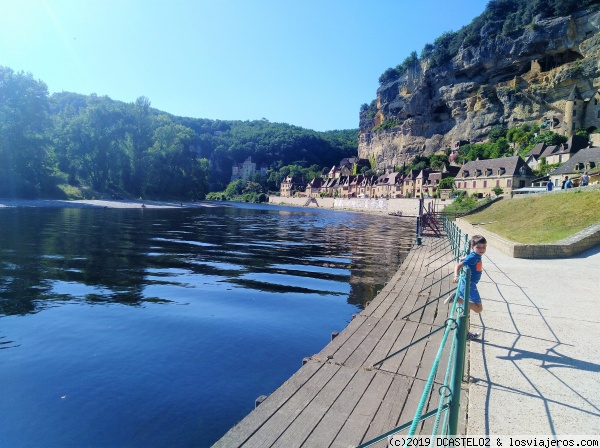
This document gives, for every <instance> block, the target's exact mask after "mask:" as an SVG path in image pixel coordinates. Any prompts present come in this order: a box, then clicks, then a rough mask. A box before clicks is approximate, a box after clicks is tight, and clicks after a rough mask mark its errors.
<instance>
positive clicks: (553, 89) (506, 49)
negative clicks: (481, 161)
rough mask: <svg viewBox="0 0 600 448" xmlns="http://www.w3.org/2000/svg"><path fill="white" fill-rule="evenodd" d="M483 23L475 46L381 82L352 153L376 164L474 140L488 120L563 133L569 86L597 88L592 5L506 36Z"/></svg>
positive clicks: (585, 93) (597, 35)
mask: <svg viewBox="0 0 600 448" xmlns="http://www.w3.org/2000/svg"><path fill="white" fill-rule="evenodd" d="M491 28H493V24H492V25H490V26H485V27H483V28H482V29H481V40H480V42H481V43H480V45H479V46H470V47H467V48H461V49H460V50H459V51H458V54H457V55H456V56H455V57H454V58H453V59H452V60H451V61H450V62H449V63H446V64H445V65H442V66H438V67H435V68H430V67H429V62H428V61H427V60H426V59H425V60H422V61H420V62H419V63H418V64H416V65H415V66H413V67H412V69H411V70H408V71H407V72H406V73H405V74H403V76H401V77H400V78H399V79H397V80H395V81H393V82H389V83H387V84H383V85H381V87H380V88H379V89H378V91H377V110H376V113H375V114H373V113H371V114H370V115H369V113H368V112H367V111H366V110H363V111H361V116H360V137H359V149H358V152H359V157H361V158H367V159H371V160H375V161H376V163H377V168H378V169H384V168H386V167H389V166H398V165H401V164H402V163H403V162H405V161H408V160H410V159H411V158H412V157H414V156H415V155H417V154H426V155H428V154H432V153H434V152H436V151H439V150H443V149H445V148H447V147H450V146H451V145H452V142H453V141H457V140H470V141H472V142H474V141H480V140H482V139H483V138H485V137H486V136H487V134H488V132H489V131H490V129H491V127H493V126H495V125H503V126H506V127H512V126H515V125H518V124H521V123H523V122H532V123H533V122H535V123H538V124H539V123H540V122H541V121H542V120H544V118H546V119H547V120H548V122H549V123H551V124H557V126H558V127H557V129H556V131H557V132H561V133H563V134H566V133H568V130H566V129H562V130H560V124H561V123H562V122H563V114H564V111H565V104H566V101H567V99H568V97H569V95H570V94H571V93H572V91H573V87H574V86H575V85H576V86H577V88H578V91H579V92H580V94H581V97H582V98H583V99H588V98H591V97H592V96H594V95H595V94H596V92H597V90H598V88H599V87H600V9H599V8H598V6H596V7H592V8H588V9H584V10H581V11H578V12H576V13H574V14H572V15H570V16H567V17H553V18H547V19H537V20H534V22H533V23H532V25H531V26H529V27H526V28H524V29H521V30H519V31H515V32H513V33H512V34H510V35H508V36H504V35H498V33H492V31H493V30H492V29H491ZM491 34H493V35H494V36H496V37H490V35H491ZM593 118H594V119H595V120H596V121H598V124H596V127H597V128H600V118H598V117H593ZM589 119H590V117H588V123H587V124H589ZM382 125H383V126H382Z"/></svg>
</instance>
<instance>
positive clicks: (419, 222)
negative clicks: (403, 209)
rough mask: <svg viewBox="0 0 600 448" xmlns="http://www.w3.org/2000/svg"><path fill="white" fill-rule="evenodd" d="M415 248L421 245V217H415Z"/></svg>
mask: <svg viewBox="0 0 600 448" xmlns="http://www.w3.org/2000/svg"><path fill="white" fill-rule="evenodd" d="M416 243H417V246H420V245H421V216H420V215H419V216H417V241H416Z"/></svg>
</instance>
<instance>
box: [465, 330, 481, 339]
mask: <svg viewBox="0 0 600 448" xmlns="http://www.w3.org/2000/svg"><path fill="white" fill-rule="evenodd" d="M473 339H479V333H471V332H470V331H469V332H468V333H467V341H472V340H473Z"/></svg>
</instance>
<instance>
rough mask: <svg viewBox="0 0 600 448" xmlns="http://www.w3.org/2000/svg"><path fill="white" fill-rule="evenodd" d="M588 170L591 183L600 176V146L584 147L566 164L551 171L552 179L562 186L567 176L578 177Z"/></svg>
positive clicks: (555, 183)
mask: <svg viewBox="0 0 600 448" xmlns="http://www.w3.org/2000/svg"><path fill="white" fill-rule="evenodd" d="M584 172H587V173H588V174H589V175H590V183H593V182H595V181H598V180H599V178H600V148H596V147H594V148H584V149H581V150H579V151H578V152H577V154H575V155H574V156H573V157H571V158H570V159H569V160H568V161H566V162H565V163H564V164H562V165H561V166H559V167H558V168H556V169H555V170H554V171H552V172H551V173H550V179H552V182H553V183H554V185H555V186H556V188H560V186H561V185H562V182H563V180H564V179H565V176H568V177H569V179H578V178H579V177H581V175H582V174H583V173H584Z"/></svg>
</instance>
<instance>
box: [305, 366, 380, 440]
mask: <svg viewBox="0 0 600 448" xmlns="http://www.w3.org/2000/svg"><path fill="white" fill-rule="evenodd" d="M374 377H375V372H374V371H367V370H358V371H357V372H356V375H355V376H354V377H353V378H352V380H351V381H350V383H349V384H348V385H347V386H346V388H345V389H344V390H343V392H342V393H341V394H340V396H339V397H338V399H337V400H336V401H335V402H334V403H333V405H332V406H331V407H330V408H329V409H328V410H327V413H326V414H325V415H324V416H323V418H322V419H321V421H320V422H319V424H318V425H317V426H316V427H315V429H314V430H313V432H312V433H311V434H310V436H309V437H308V438H307V439H306V441H305V442H304V446H305V447H327V446H330V445H331V443H332V442H333V440H334V439H335V437H336V436H337V434H338V432H339V431H340V429H341V428H342V427H343V426H344V423H346V419H347V417H348V414H349V413H350V412H351V411H352V410H353V409H354V408H355V407H356V404H357V403H358V401H359V399H360V398H361V396H362V394H363V392H364V391H365V390H366V389H367V387H368V385H369V384H370V383H371V381H372V380H373V378H374Z"/></svg>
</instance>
